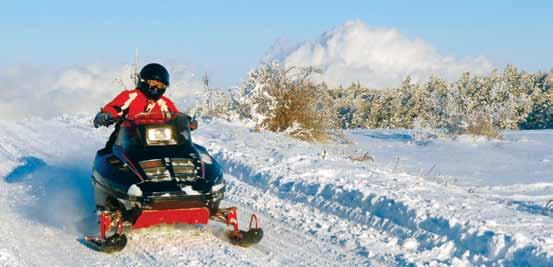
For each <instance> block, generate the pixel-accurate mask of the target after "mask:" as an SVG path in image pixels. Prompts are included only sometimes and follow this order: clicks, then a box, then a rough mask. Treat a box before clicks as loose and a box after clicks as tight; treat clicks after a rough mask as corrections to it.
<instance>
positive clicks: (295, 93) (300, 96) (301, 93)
mask: <svg viewBox="0 0 553 267" xmlns="http://www.w3.org/2000/svg"><path fill="white" fill-rule="evenodd" d="M314 71H316V69H314V68H294V67H292V68H284V67H283V66H282V65H280V64H278V63H277V62H273V63H271V64H269V65H262V66H260V67H259V68H258V69H256V70H254V71H253V72H252V73H250V79H249V80H248V81H247V82H246V83H245V85H244V86H243V91H242V99H241V101H240V102H241V108H240V110H241V114H242V116H244V117H246V118H249V119H252V120H253V121H254V122H255V124H256V126H257V127H259V128H262V129H267V130H270V131H274V132H286V133H288V134H290V135H291V136H293V137H296V138H299V139H301V140H306V141H327V140H329V139H330V138H331V136H330V134H329V133H330V131H329V130H331V129H337V128H338V127H337V126H338V123H337V114H336V112H335V110H334V106H333V101H332V99H331V98H330V96H329V94H328V92H327V90H326V89H323V88H322V86H320V85H317V84H315V83H313V82H311V80H310V79H309V78H310V76H311V74H312V73H313V72H314Z"/></svg>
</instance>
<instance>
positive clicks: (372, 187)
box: [0, 116, 553, 266]
mask: <svg viewBox="0 0 553 267" xmlns="http://www.w3.org/2000/svg"><path fill="white" fill-rule="evenodd" d="M110 131H111V129H105V128H102V129H93V128H91V126H90V118H88V117H80V116H71V117H60V118H57V119H51V120H42V119H31V120H25V121H21V122H18V123H13V122H2V121H0V266H4V265H6V266H22V265H23V266H44V265H52V266H66V265H92V266H104V265H110V266H151V265H156V266H183V265H186V266H205V265H230V266H283V265H286V266H304V265H320V266H343V265H352V266H367V265H369V266H408V265H410V264H413V263H414V264H417V265H437V266H440V265H441V266H450V265H466V266H470V265H479V264H486V265H505V266H521V265H523V266H524V265H530V266H549V265H553V264H552V262H553V260H552V257H551V255H552V254H553V253H552V251H553V229H552V227H553V218H552V217H553V216H551V214H550V213H548V211H547V210H546V209H544V208H543V207H541V206H540V201H543V200H546V199H548V197H549V196H552V195H553V191H552V189H553V184H552V183H548V182H547V181H544V182H541V183H534V184H530V185H527V186H520V185H502V186H495V187H466V186H464V185H459V184H455V183H446V182H443V181H442V182H440V181H438V180H435V179H428V177H419V176H412V175H408V174H406V173H402V172H400V170H398V169H396V168H395V167H394V168H390V169H387V168H385V166H384V165H385V164H380V163H379V162H378V159H377V162H375V163H371V162H357V161H352V160H351V159H350V158H351V157H350V156H351V155H350V154H347V153H336V151H348V150H349V151H353V149H352V146H354V145H352V144H334V145H329V144H327V145H313V144H308V143H304V142H300V141H297V140H293V139H291V138H288V137H286V136H284V135H282V134H274V133H269V132H264V131H261V132H253V131H251V130H249V129H248V128H247V127H245V126H244V125H241V124H238V123H228V122H224V121H219V120H214V121H212V122H209V123H206V124H203V125H200V130H198V131H197V132H195V133H193V138H194V139H195V141H196V142H198V143H200V144H202V145H204V146H206V147H208V148H209V149H210V151H211V153H213V154H214V155H215V156H216V157H217V158H218V160H219V161H220V162H221V163H222V165H223V166H224V168H225V176H226V180H227V183H228V192H227V194H226V198H225V202H224V203H223V205H224V206H237V207H238V208H239V218H240V219H241V222H240V223H241V225H247V224H248V221H247V220H248V217H247V215H248V214H250V213H252V212H255V213H257V214H258V215H259V217H260V221H261V225H262V227H263V228H264V231H265V237H264V239H263V240H262V241H261V243H260V244H258V245H256V246H253V247H251V248H248V249H244V248H240V247H236V246H233V245H231V244H229V242H228V241H227V240H225V238H224V235H223V231H224V229H225V227H224V226H223V225H220V224H217V223H210V224H209V225H207V226H165V227H155V228H151V229H146V230H141V231H133V232H131V233H129V239H130V242H129V244H128V246H127V248H125V250H123V252H121V253H117V254H114V255H106V254H102V253H97V252H94V251H92V250H90V249H89V248H88V247H86V246H84V245H83V244H81V243H80V242H79V240H78V239H79V238H80V237H82V236H83V235H85V234H96V232H97V226H96V224H95V221H96V218H95V215H94V200H93V196H92V186H91V185H90V169H91V166H90V164H91V162H92V159H93V157H94V154H95V151H96V150H97V149H98V148H99V147H101V146H102V145H103V144H104V142H105V140H106V139H107V136H108V135H109V133H110ZM323 149H324V150H328V151H329V155H328V157H327V158H325V159H323V158H322V157H321V155H320V154H321V151H322V150H323ZM30 251H32V253H29V252H30Z"/></svg>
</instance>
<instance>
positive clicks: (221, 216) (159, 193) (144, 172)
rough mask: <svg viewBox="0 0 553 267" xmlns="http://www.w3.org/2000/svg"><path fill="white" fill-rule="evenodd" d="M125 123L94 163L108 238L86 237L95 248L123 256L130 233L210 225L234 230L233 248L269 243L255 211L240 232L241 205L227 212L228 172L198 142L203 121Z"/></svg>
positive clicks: (144, 118) (165, 117)
mask: <svg viewBox="0 0 553 267" xmlns="http://www.w3.org/2000/svg"><path fill="white" fill-rule="evenodd" d="M119 123H120V129H119V131H118V134H117V138H116V140H115V144H114V145H113V146H112V147H111V148H104V149H101V150H99V151H98V152H97V154H96V158H95V160H94V168H93V170H92V183H93V185H94V195H95V200H96V208H97V212H98V217H99V226H100V235H99V236H95V237H93V236H87V237H85V241H87V243H88V244H89V245H90V246H92V247H93V248H95V249H96V250H99V251H102V252H108V253H111V252H116V251H121V250H122V249H123V248H124V247H125V245H126V244H127V238H126V236H125V234H124V230H125V229H128V228H131V229H138V228H147V227H150V226H154V225H159V224H179V223H181V224H207V223H208V221H209V220H214V221H218V222H221V223H224V224H226V225H227V226H231V227H232V229H230V230H227V231H226V233H227V236H228V238H229V239H230V241H231V243H233V244H236V245H239V246H250V245H252V244H256V243H258V242H259V241H261V239H262V237H263V230H262V229H261V228H259V225H258V220H257V217H256V216H255V214H253V215H251V219H250V227H249V230H247V231H244V230H240V229H239V228H238V220H237V212H236V208H234V207H231V208H219V203H220V202H221V200H222V199H223V197H224V192H225V181H224V178H223V171H222V168H221V166H220V165H219V163H218V162H217V161H216V160H215V159H214V158H213V157H212V156H211V155H209V154H208V152H207V150H206V149H205V148H204V147H202V146H199V145H197V144H194V143H193V142H192V138H191V135H190V131H191V129H193V128H195V127H194V125H196V126H197V123H196V122H195V121H191V119H190V117H188V116H186V115H185V114H182V113H172V114H160V113H147V114H146V113H144V114H138V115H136V116H134V117H133V118H126V119H124V120H122V121H120V122H119ZM191 125H192V126H191Z"/></svg>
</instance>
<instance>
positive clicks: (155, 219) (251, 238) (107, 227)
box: [84, 207, 263, 253]
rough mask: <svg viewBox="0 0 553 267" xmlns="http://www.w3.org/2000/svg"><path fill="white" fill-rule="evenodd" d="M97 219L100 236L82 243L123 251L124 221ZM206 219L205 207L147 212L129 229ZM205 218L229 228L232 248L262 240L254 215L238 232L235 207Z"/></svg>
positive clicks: (113, 216) (106, 215)
mask: <svg viewBox="0 0 553 267" xmlns="http://www.w3.org/2000/svg"><path fill="white" fill-rule="evenodd" d="M143 216H144V217H143ZM98 217H99V226H100V236H97V237H95V236H86V237H85V238H84V241H85V244H86V245H87V246H89V247H91V248H92V249H94V250H97V251H100V252H106V253H113V252H119V251H121V250H123V249H124V248H125V246H126V245H127V237H126V236H125V234H124V233H123V224H124V219H123V216H122V214H121V212H120V211H116V212H112V213H110V212H107V211H101V212H99V214H98ZM141 217H142V218H141ZM208 217H209V211H208V210H207V208H196V209H178V210H148V211H143V215H141V216H139V217H138V219H137V220H136V221H135V223H134V224H133V225H132V228H133V229H137V228H146V227H150V226H154V225H159V224H177V223H185V224H207V220H208ZM209 219H211V220H213V221H217V222H221V223H224V224H226V225H227V226H232V230H227V231H226V232H225V234H226V236H227V237H228V238H229V240H230V242H231V243H232V244H233V245H237V246H241V247H249V246H251V245H254V244H257V243H259V242H260V241H261V239H262V238H263V230H262V229H261V228H260V227H259V222H258V219H257V216H256V215H255V214H252V215H251V218H250V226H249V229H248V230H247V231H244V230H240V228H239V226H238V219H237V215H236V208H235V207H230V208H225V209H218V210H217V212H216V213H215V214H214V215H213V216H211V218H209ZM108 233H111V235H110V236H109V237H108V236H107V234H108Z"/></svg>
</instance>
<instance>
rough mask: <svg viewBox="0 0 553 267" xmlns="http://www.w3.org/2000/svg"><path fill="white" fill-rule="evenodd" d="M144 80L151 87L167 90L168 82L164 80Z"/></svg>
mask: <svg viewBox="0 0 553 267" xmlns="http://www.w3.org/2000/svg"><path fill="white" fill-rule="evenodd" d="M143 82H145V83H146V84H147V85H148V87H149V88H151V89H158V90H165V89H167V84H164V83H163V82H161V81H158V80H146V81H144V80H143Z"/></svg>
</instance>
